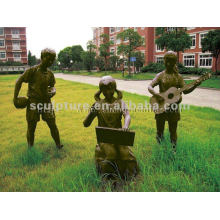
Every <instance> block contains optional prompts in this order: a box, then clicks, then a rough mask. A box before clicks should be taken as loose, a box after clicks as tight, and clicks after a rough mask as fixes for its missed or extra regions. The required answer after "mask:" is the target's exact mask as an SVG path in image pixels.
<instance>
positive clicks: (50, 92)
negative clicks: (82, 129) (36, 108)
mask: <svg viewBox="0 0 220 220" xmlns="http://www.w3.org/2000/svg"><path fill="white" fill-rule="evenodd" d="M55 94H56V88H55V87H51V88H49V89H48V96H49V98H52V97H53V96H55Z"/></svg>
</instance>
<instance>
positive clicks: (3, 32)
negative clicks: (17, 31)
mask: <svg viewBox="0 0 220 220" xmlns="http://www.w3.org/2000/svg"><path fill="white" fill-rule="evenodd" d="M0 29H2V34H0V36H4V35H5V31H4V28H3V27H0Z"/></svg>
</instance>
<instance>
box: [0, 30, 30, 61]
mask: <svg viewBox="0 0 220 220" xmlns="http://www.w3.org/2000/svg"><path fill="white" fill-rule="evenodd" d="M26 44H27V43H26V28H25V27H0V61H2V62H5V61H15V62H21V63H23V64H27V62H28V59H27V46H26Z"/></svg>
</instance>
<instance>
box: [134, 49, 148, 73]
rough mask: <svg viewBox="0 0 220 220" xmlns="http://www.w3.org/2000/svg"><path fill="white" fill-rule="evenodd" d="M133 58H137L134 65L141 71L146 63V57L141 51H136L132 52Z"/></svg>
mask: <svg viewBox="0 0 220 220" xmlns="http://www.w3.org/2000/svg"><path fill="white" fill-rule="evenodd" d="M131 56H132V57H136V61H135V62H134V65H135V67H136V68H137V69H140V68H141V67H143V65H144V63H145V57H144V54H143V53H141V52H140V51H135V52H132V54H131Z"/></svg>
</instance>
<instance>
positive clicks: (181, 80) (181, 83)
mask: <svg viewBox="0 0 220 220" xmlns="http://www.w3.org/2000/svg"><path fill="white" fill-rule="evenodd" d="M185 85H186V83H185V82H184V80H183V77H182V76H181V77H180V88H183V87H184V86H185ZM198 85H200V82H199V81H198V80H196V83H195V85H194V86H192V87H191V88H188V89H185V90H184V91H183V93H184V94H189V93H190V92H192V91H193V90H194V89H195V88H196V87H197V86H198Z"/></svg>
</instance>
